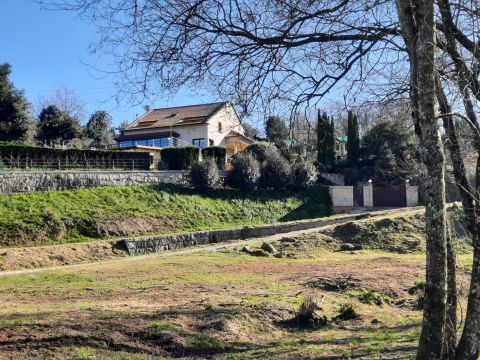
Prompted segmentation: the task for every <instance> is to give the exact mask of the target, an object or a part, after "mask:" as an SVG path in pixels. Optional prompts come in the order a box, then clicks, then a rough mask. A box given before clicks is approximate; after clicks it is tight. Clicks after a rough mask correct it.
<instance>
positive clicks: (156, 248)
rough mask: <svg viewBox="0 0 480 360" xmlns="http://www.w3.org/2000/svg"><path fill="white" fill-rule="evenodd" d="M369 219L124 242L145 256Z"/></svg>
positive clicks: (316, 221) (296, 223) (315, 221)
mask: <svg viewBox="0 0 480 360" xmlns="http://www.w3.org/2000/svg"><path fill="white" fill-rule="evenodd" d="M366 216H369V215H368V214H357V215H351V216H345V217H341V218H337V219H313V220H302V221H294V222H286V223H277V224H271V225H262V226H253V227H243V228H233V229H223V230H210V231H197V232H192V233H187V234H171V235H157V236H145V237H137V238H130V239H125V240H122V243H123V246H124V247H125V248H126V249H127V251H128V253H129V254H130V255H144V254H149V253H156V252H160V251H165V250H172V249H181V248H185V247H191V246H196V245H206V244H214V243H219V242H223V241H235V240H244V239H250V238H257V237H263V236H270V235H275V234H283V233H288V232H292V231H299V230H306V229H313V228H317V227H321V226H327V225H334V224H342V223H346V222H349V221H352V220H358V219H361V218H364V217H366Z"/></svg>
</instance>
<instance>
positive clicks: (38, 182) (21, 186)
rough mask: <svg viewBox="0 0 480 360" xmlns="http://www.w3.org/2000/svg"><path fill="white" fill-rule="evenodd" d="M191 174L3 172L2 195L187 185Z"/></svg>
mask: <svg viewBox="0 0 480 360" xmlns="http://www.w3.org/2000/svg"><path fill="white" fill-rule="evenodd" d="M188 178H189V172H188V171H72V172H65V171H49V172H13V173H0V194H11V193H30V192H36V191H50V190H67V189H79V188H92V187H105V186H130V185H156V184H161V183H173V184H185V183H187V182H188V181H189V179H188Z"/></svg>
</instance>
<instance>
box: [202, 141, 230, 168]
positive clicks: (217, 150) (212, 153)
mask: <svg viewBox="0 0 480 360" xmlns="http://www.w3.org/2000/svg"><path fill="white" fill-rule="evenodd" d="M202 157H204V158H205V157H213V158H214V159H215V162H216V163H217V166H218V168H219V169H220V170H223V169H224V168H225V162H226V159H227V149H225V148H223V147H220V146H209V147H206V148H203V149H202Z"/></svg>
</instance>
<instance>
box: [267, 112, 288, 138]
mask: <svg viewBox="0 0 480 360" xmlns="http://www.w3.org/2000/svg"><path fill="white" fill-rule="evenodd" d="M265 133H266V135H267V139H268V141H270V142H273V143H275V144H277V145H280V144H282V143H284V142H285V140H287V138H288V128H287V126H286V125H285V122H284V121H283V120H282V119H281V118H280V117H279V116H269V117H268V119H267V122H266V124H265Z"/></svg>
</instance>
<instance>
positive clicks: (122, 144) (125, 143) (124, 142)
mask: <svg viewBox="0 0 480 360" xmlns="http://www.w3.org/2000/svg"><path fill="white" fill-rule="evenodd" d="M118 145H119V146H120V147H129V146H132V145H133V141H131V140H129V141H120V143H119V144H118Z"/></svg>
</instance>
